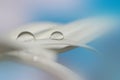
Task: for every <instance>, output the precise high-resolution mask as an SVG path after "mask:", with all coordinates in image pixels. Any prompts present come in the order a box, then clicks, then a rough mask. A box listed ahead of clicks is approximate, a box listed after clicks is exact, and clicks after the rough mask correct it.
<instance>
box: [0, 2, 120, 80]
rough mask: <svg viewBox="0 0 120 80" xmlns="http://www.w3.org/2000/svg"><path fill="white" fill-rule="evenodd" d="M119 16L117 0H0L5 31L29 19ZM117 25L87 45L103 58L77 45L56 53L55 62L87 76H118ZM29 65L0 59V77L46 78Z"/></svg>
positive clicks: (110, 79)
mask: <svg viewBox="0 0 120 80" xmlns="http://www.w3.org/2000/svg"><path fill="white" fill-rule="evenodd" d="M104 14H108V15H112V16H115V17H117V18H120V0H0V31H1V34H2V33H6V32H8V31H9V30H12V29H14V28H16V27H19V26H21V25H24V24H29V23H31V22H40V21H50V22H58V23H62V24H65V23H68V22H72V21H74V20H77V19H83V18H86V17H90V16H94V15H104ZM119 41H120V25H118V26H115V28H114V29H113V30H112V31H111V33H109V34H107V35H105V36H103V37H101V38H100V39H96V40H95V41H94V42H91V43H90V44H89V45H90V46H93V47H94V48H96V49H98V50H100V51H101V52H103V55H104V61H103V59H101V58H100V57H98V56H96V55H93V54H90V53H91V52H90V51H87V50H85V49H80V48H77V49H75V50H72V51H69V52H67V53H65V54H60V55H59V60H58V61H59V62H60V63H62V64H64V65H66V66H67V67H69V68H71V69H73V70H75V71H76V72H78V73H79V74H82V75H84V76H85V77H86V78H87V80H119V79H120V49H119V48H120V42H119ZM46 76H47V75H46V74H45V73H44V72H42V71H39V70H37V69H34V68H32V67H30V66H26V65H22V64H18V63H14V62H11V61H2V62H0V80H50V79H49V78H48V79H47V77H48V76H47V77H46Z"/></svg>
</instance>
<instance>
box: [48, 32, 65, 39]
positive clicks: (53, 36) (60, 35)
mask: <svg viewBox="0 0 120 80" xmlns="http://www.w3.org/2000/svg"><path fill="white" fill-rule="evenodd" d="M50 39H52V40H63V39H64V36H63V33H61V32H59V31H55V32H53V33H52V34H51V36H50Z"/></svg>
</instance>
